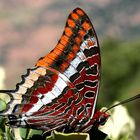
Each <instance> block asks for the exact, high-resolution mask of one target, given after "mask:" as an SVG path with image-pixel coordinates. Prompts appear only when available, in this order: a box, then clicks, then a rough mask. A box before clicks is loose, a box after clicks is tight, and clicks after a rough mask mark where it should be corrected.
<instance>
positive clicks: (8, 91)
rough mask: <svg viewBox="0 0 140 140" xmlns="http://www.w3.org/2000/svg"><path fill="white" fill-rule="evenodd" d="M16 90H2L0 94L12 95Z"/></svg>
mask: <svg viewBox="0 0 140 140" xmlns="http://www.w3.org/2000/svg"><path fill="white" fill-rule="evenodd" d="M13 91H14V90H0V93H10V92H13Z"/></svg>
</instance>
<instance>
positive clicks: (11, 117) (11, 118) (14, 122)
mask: <svg viewBox="0 0 140 140" xmlns="http://www.w3.org/2000/svg"><path fill="white" fill-rule="evenodd" d="M8 119H9V121H8V122H7V124H9V125H12V126H17V123H18V120H17V117H16V116H15V115H9V116H8Z"/></svg>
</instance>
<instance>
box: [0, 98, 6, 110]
mask: <svg viewBox="0 0 140 140" xmlns="http://www.w3.org/2000/svg"><path fill="white" fill-rule="evenodd" d="M6 106H7V105H6V102H5V101H4V100H2V99H1V98H0V111H4V110H5V109H6Z"/></svg>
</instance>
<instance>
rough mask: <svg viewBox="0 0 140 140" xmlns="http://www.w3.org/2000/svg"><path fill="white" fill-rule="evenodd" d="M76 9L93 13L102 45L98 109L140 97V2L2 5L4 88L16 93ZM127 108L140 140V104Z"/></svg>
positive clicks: (25, 0)
mask: <svg viewBox="0 0 140 140" xmlns="http://www.w3.org/2000/svg"><path fill="white" fill-rule="evenodd" d="M76 7H80V8H82V9H84V10H85V12H86V13H87V14H88V15H89V17H90V19H91V21H92V23H93V25H94V27H95V30H96V32H97V35H98V38H99V43H100V47H101V59H102V77H101V90H100V95H99V98H98V104H97V107H98V108H100V107H103V106H106V107H109V106H110V105H111V104H112V103H113V102H114V101H116V100H118V101H121V100H124V99H126V98H129V97H131V96H134V95H136V94H137V93H140V4H139V0H135V1H132V0H118V1H111V0H100V1H94V0H53V1H52V0H39V1H33V0H30V1H29V0H20V1H18V0H4V1H0V67H3V68H4V70H5V72H6V78H5V80H4V86H2V87H1V88H6V89H14V88H15V85H16V83H17V82H19V81H20V79H21V78H20V75H22V74H24V73H26V69H27V68H29V67H32V66H34V64H35V63H36V61H37V60H38V59H39V58H40V57H41V56H44V55H45V54H47V53H48V52H49V51H50V50H51V49H53V48H54V46H55V45H56V43H57V41H58V40H59V38H60V36H61V34H62V31H63V29H64V26H65V22H66V19H67V16H68V14H69V13H70V12H71V11H72V10H73V9H74V8H76ZM126 106H127V107H128V110H129V113H130V114H131V116H132V117H133V118H134V119H135V121H136V136H137V138H138V139H140V133H139V132H140V118H139V116H140V111H139V106H140V100H137V101H134V102H131V103H129V104H127V105H126ZM120 123H121V122H120Z"/></svg>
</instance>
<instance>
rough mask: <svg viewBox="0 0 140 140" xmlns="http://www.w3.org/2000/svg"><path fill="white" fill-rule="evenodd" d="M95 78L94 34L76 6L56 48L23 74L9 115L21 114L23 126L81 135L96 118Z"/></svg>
mask: <svg viewBox="0 0 140 140" xmlns="http://www.w3.org/2000/svg"><path fill="white" fill-rule="evenodd" d="M99 78H100V54H99V45H98V41H97V37H96V33H95V31H94V28H93V26H92V24H91V22H90V20H89V18H88V16H87V15H86V14H85V13H84V11H83V10H81V9H80V8H76V9H75V10H74V11H73V12H72V13H71V14H70V15H69V17H68V20H67V23H66V27H65V29H64V32H63V34H62V36H61V38H60V40H59V42H58V44H57V45H56V47H55V48H54V49H53V50H52V51H51V52H50V53H49V54H47V55H46V56H45V57H42V58H40V59H39V60H38V61H37V63H36V67H35V68H34V69H29V70H28V72H27V74H26V75H24V76H22V82H21V83H19V84H17V88H16V90H15V91H14V92H13V93H11V94H12V95H13V101H12V105H11V107H12V109H11V110H8V111H7V114H8V113H12V114H16V116H18V115H19V116H20V119H19V120H20V123H19V122H18V125H19V126H21V127H31V128H36V129H44V130H46V131H50V130H52V129H56V128H63V130H65V129H66V126H69V127H71V128H73V131H83V128H85V126H86V125H87V126H88V125H89V124H90V121H91V120H92V118H93V115H94V109H95V104H96V100H97V94H98V89H99ZM17 99H18V100H17ZM19 116H18V117H19ZM15 125H16V123H15ZM69 129H70V128H69Z"/></svg>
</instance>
